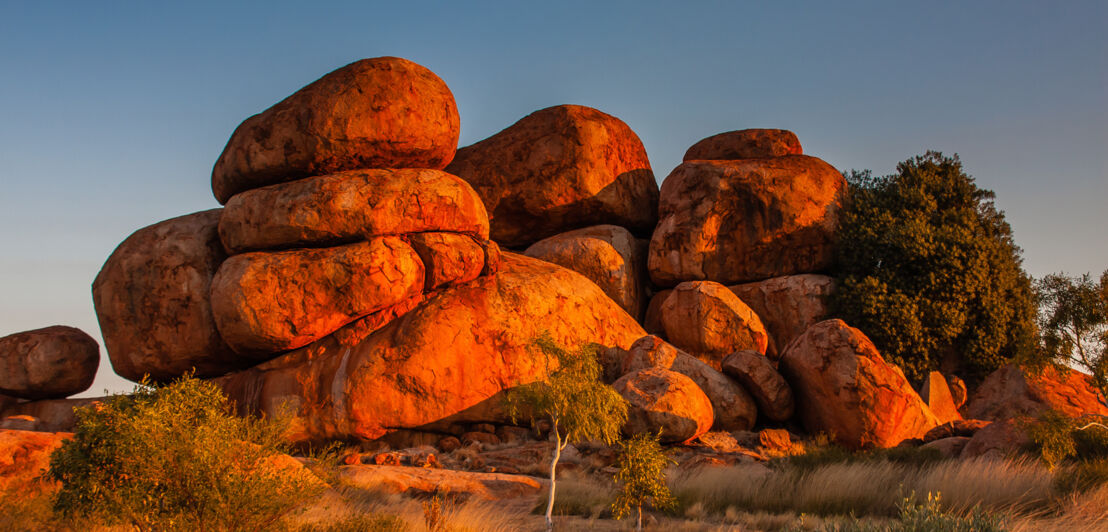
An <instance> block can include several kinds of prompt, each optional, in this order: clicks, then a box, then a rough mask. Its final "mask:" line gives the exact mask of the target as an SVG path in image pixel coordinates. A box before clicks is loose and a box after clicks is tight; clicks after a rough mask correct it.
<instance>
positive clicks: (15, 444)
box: [0, 429, 73, 496]
mask: <svg viewBox="0 0 1108 532" xmlns="http://www.w3.org/2000/svg"><path fill="white" fill-rule="evenodd" d="M72 437H73V435H72V434H69V433H64V432H60V433H51V432H30V431H24V430H3V429H0V496H2V495H3V494H5V493H26V492H28V491H33V490H35V488H36V487H37V486H38V485H39V483H40V482H41V481H40V480H39V475H40V474H41V473H42V471H44V470H49V469H50V454H51V453H53V452H54V450H55V449H57V448H58V447H61V446H62V443H64V442H65V440H68V439H70V438H72Z"/></svg>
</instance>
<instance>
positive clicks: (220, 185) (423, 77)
mask: <svg viewBox="0 0 1108 532" xmlns="http://www.w3.org/2000/svg"><path fill="white" fill-rule="evenodd" d="M460 132H461V122H460V120H459V118H458V109H457V106H456V105H455V103H454V95H453V94H451V93H450V89H449V88H448V87H447V86H446V84H445V83H443V81H442V80H441V79H439V77H438V76H436V75H435V74H434V73H433V72H431V71H430V70H427V69H426V68H424V67H422V66H420V65H417V64H415V63H413V62H411V61H408V60H406V59H400V58H398V57H378V58H374V59H363V60H361V61H357V62H354V63H351V64H349V65H346V66H344V67H342V68H340V69H338V70H335V71H334V72H331V73H330V74H327V75H326V76H323V77H322V78H320V79H318V80H316V81H315V82H313V83H311V84H309V85H308V86H306V87H304V88H302V89H300V90H299V91H296V92H295V93H294V94H293V95H292V96H289V97H288V98H285V99H284V100H282V101H281V102H280V103H277V104H276V105H274V106H273V107H270V108H269V109H266V110H265V111H263V112H262V113H259V114H256V115H254V116H252V117H250V118H248V119H246V120H245V121H244V122H243V123H242V124H241V125H239V127H238V128H237V129H235V132H234V133H233V134H232V135H231V139H230V140H229V141H227V146H226V147H225V148H223V153H222V154H221V155H220V156H219V160H218V161H216V163H215V168H214V169H213V170H212V192H213V193H214V194H215V197H216V199H217V200H219V202H220V203H227V200H229V199H231V197H232V196H234V195H235V194H238V193H239V192H242V191H244V190H249V189H252V188H258V187H262V186H265V185H272V184H274V183H283V182H285V181H291V180H294V179H300V178H303V177H308V176H312V175H322V174H330V173H335V172H339V171H343V170H353V169H357V168H435V169H442V168H443V167H445V166H446V165H447V163H449V162H450V160H451V159H452V158H453V157H454V151H455V149H457V147H458V135H459V133H460Z"/></svg>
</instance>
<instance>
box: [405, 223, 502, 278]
mask: <svg viewBox="0 0 1108 532" xmlns="http://www.w3.org/2000/svg"><path fill="white" fill-rule="evenodd" d="M408 243H409V244H411V246H412V249H415V251H416V253H418V254H419V258H420V259H421V260H422V261H423V270H424V289H426V290H428V291H431V290H437V289H439V288H442V287H444V286H446V285H448V284H456V283H464V282H467V281H472V280H474V279H476V278H477V276H479V275H481V272H482V271H483V270H484V269H485V257H486V255H487V252H486V248H485V246H487V245H489V243H484V245H482V243H480V242H477V241H475V240H474V239H473V237H469V236H466V235H459V234H457V233H415V234H412V235H409V237H408ZM491 245H493V246H495V245H496V244H495V243H492V244H491Z"/></svg>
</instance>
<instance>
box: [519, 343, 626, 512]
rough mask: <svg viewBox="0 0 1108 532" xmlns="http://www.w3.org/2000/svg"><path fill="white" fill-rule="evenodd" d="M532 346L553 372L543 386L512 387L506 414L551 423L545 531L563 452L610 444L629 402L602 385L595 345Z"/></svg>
mask: <svg viewBox="0 0 1108 532" xmlns="http://www.w3.org/2000/svg"><path fill="white" fill-rule="evenodd" d="M535 345H536V346H537V347H538V348H539V349H540V350H541V351H542V352H543V354H544V355H545V356H546V357H547V360H548V361H549V362H551V363H552V364H557V369H556V370H555V371H553V372H551V374H550V376H549V377H548V379H547V380H546V381H537V382H533V383H530V384H525V385H522V386H517V387H515V388H512V389H511V390H510V392H509V393H508V410H509V413H510V414H511V416H512V417H513V419H514V418H517V417H518V416H519V415H520V413H521V412H523V411H526V412H528V413H529V415H530V416H531V422H532V424H533V423H535V422H537V421H539V420H547V421H549V422H550V426H551V430H552V432H553V435H554V456H553V458H552V459H551V461H550V492H549V493H548V495H547V503H546V528H547V529H548V530H549V529H552V528H554V521H553V520H552V515H553V513H554V492H555V486H556V482H555V472H556V470H557V467H558V461H559V460H561V457H562V451H563V450H565V448H566V446H567V445H569V444H570V442H581V441H586V440H594V439H599V440H602V441H604V442H605V443H608V444H612V443H614V442H615V441H616V440H617V439H618V438H619V429H620V427H621V426H623V423H624V422H625V421H627V402H626V401H624V399H623V397H621V396H620V395H619V394H618V393H616V391H615V390H613V389H612V387H611V386H608V385H606V384H604V383H603V382H601V381H600V375H601V368H600V363H599V362H597V352H596V347H595V346H588V347H584V348H580V349H577V350H576V351H568V350H566V349H563V348H562V347H560V346H558V345H556V344H555V343H554V342H553V341H551V340H550V338H549V337H546V336H543V337H541V338H539V339H537V340H535Z"/></svg>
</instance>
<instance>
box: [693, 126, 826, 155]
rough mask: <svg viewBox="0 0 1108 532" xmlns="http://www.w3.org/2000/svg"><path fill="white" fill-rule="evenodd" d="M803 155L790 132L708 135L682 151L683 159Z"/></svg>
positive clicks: (754, 130)
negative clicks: (683, 153) (683, 152)
mask: <svg viewBox="0 0 1108 532" xmlns="http://www.w3.org/2000/svg"><path fill="white" fill-rule="evenodd" d="M803 153H804V149H803V148H801V146H800V139H798V138H796V134H794V133H793V132H792V131H786V130H784V129H743V130H739V131H728V132H726V133H720V134H718V135H712V136H711V137H708V138H706V139H703V140H701V141H700V142H697V143H696V144H693V145H692V147H690V148H689V149H688V151H686V152H685V158H684V160H685V161H696V160H732V159H760V158H764V157H783V156H785V155H801V154H803Z"/></svg>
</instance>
